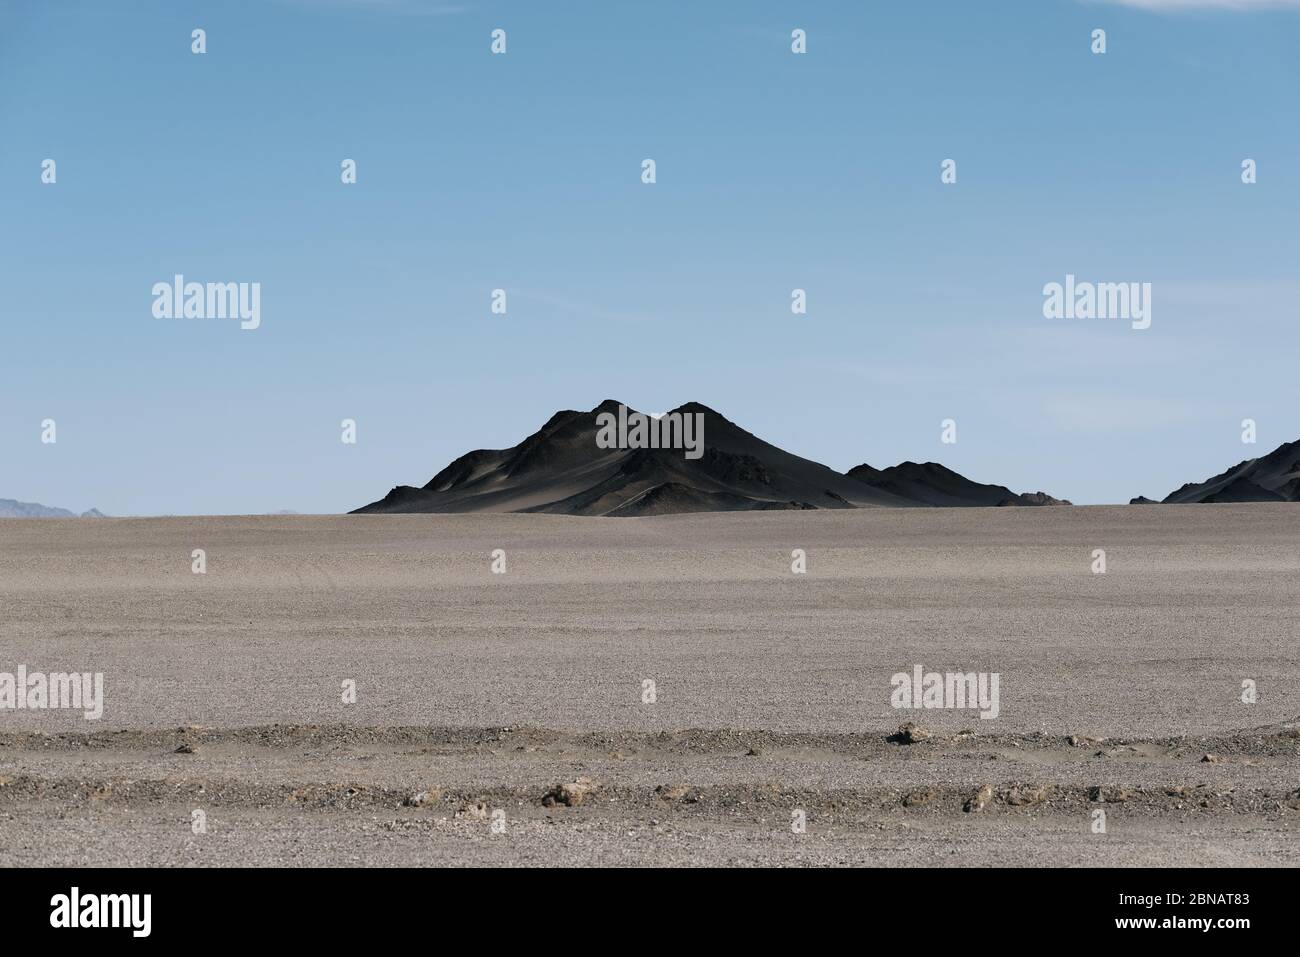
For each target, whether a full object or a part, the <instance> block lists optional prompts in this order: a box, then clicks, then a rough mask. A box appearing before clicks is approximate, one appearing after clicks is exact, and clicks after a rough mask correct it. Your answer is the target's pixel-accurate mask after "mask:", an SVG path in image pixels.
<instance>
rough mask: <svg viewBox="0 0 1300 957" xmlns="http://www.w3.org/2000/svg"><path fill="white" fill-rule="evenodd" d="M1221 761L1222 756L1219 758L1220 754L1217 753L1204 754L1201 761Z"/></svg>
mask: <svg viewBox="0 0 1300 957" xmlns="http://www.w3.org/2000/svg"><path fill="white" fill-rule="evenodd" d="M1219 761H1220V758H1219V756H1218V755H1217V754H1203V755H1201V763H1202V764H1218V763H1219Z"/></svg>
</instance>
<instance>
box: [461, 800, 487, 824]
mask: <svg viewBox="0 0 1300 957" xmlns="http://www.w3.org/2000/svg"><path fill="white" fill-rule="evenodd" d="M487 816H488V806H487V805H486V804H485V803H483V802H482V801H475V802H473V803H471V804H465V805H463V806H462V807H461V809H460V810H459V811H457V812H456V817H458V818H462V817H463V818H468V819H469V820H471V821H486V820H487Z"/></svg>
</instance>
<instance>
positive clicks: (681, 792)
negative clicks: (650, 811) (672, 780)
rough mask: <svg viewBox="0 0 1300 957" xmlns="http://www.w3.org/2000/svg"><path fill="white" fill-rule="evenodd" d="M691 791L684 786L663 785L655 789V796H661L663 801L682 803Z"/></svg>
mask: <svg viewBox="0 0 1300 957" xmlns="http://www.w3.org/2000/svg"><path fill="white" fill-rule="evenodd" d="M690 790H691V789H690V788H688V787H687V786H686V785H684V784H661V785H659V786H658V787H657V788H655V794H657V795H659V799H660V800H661V801H680V800H681V799H682V798H684V797H686V795H687V794H689V793H690Z"/></svg>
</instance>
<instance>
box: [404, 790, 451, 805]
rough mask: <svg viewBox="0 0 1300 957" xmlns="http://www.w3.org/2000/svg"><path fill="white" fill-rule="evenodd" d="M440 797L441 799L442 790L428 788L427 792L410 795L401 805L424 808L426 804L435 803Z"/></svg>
mask: <svg viewBox="0 0 1300 957" xmlns="http://www.w3.org/2000/svg"><path fill="white" fill-rule="evenodd" d="M440 797H442V788H429V790H427V791H421V792H420V793H418V794H412V795H411V796H410V797H408V798H407V799H406V800H405V801H403V802H402V803H403V804H404V805H406V806H407V807H424V806H425V805H426V804H434V803H436V802H437V801H438V799H439V798H440Z"/></svg>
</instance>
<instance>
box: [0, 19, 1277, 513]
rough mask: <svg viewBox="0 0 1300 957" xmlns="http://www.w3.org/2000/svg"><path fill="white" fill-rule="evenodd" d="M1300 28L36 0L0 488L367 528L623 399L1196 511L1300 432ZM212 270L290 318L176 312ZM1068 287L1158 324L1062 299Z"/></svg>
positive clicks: (2, 72) (13, 256)
mask: <svg viewBox="0 0 1300 957" xmlns="http://www.w3.org/2000/svg"><path fill="white" fill-rule="evenodd" d="M1149 8H1155V9H1149ZM199 27H201V28H203V29H204V30H206V32H207V53H205V54H203V55H194V54H192V53H191V52H190V44H191V39H190V35H191V30H193V29H194V28H199ZM498 27H499V28H502V29H505V30H506V31H507V37H508V52H507V54H506V55H504V56H493V55H492V54H491V53H490V51H489V43H490V36H489V35H490V33H491V31H492V30H493V29H494V28H498ZM796 27H799V28H802V29H805V30H806V31H807V34H808V53H807V54H805V55H795V54H792V53H791V51H790V31H791V30H792V29H794V28H796ZM1094 28H1103V29H1105V30H1106V32H1107V52H1106V54H1105V55H1102V56H1097V55H1094V54H1092V53H1091V52H1090V33H1091V31H1092V30H1093V29H1094ZM1298 50H1300V9H1297V5H1296V4H1280V5H1278V4H1264V3H1251V2H1242V0H1239V2H1230V0H1224V2H1222V3H1218V4H1213V3H1211V4H1200V3H1191V4H1185V3H1165V2H1161V0H1145V2H1132V3H1083V2H1075V0H1060V2H1057V0H1023V2H1001V3H978V4H977V3H971V2H967V0H949V2H934V3H923V2H914V3H884V2H870V3H864V2H860V0H857V2H842V3H841V2H825V3H817V4H797V3H793V2H783V3H777V2H753V0H751V2H745V3H740V2H734V3H721V2H719V3H678V2H660V3H656V4H652V5H646V4H630V3H627V4H623V3H617V4H616V3H610V2H608V0H601V2H595V0H593V2H554V3H536V2H520V3H486V2H476V0H463V2H457V3H450V2H437V3H435V2H420V0H391V2H384V0H278V2H273V0H264V2H227V3H182V2H174V0H169V2H157V3H153V2H139V3H130V4H104V3H100V2H86V3H79V2H42V3H37V2H9V3H4V2H0V223H3V226H2V227H0V279H2V280H3V286H4V295H3V298H2V299H0V302H2V303H3V305H2V306H0V310H3V318H2V319H0V321H2V323H3V326H2V336H0V343H3V346H2V347H0V497H6V498H18V499H22V500H32V501H40V502H44V503H46V504H50V505H58V506H62V507H67V508H74V509H78V510H80V509H85V508H89V507H91V506H96V507H98V508H100V509H102V510H103V511H105V512H108V513H111V514H116V515H128V514H168V513H175V514H185V513H248V512H266V511H275V510H278V509H282V508H283V509H294V510H297V511H302V512H337V511H344V510H347V509H350V508H355V507H357V506H359V505H362V504H365V503H366V502H369V501H372V500H374V499H376V498H379V497H380V496H382V495H383V494H384V493H385V492H386V491H387V490H388V489H389V487H391V486H392V485H395V484H412V485H420V484H423V483H424V482H426V481H427V480H428V479H429V478H430V477H432V476H433V475H434V474H435V473H436V472H437V471H439V470H440V469H441V468H442V467H443V466H444V465H445V464H447V462H449V461H450V460H451V459H453V458H454V457H456V456H458V455H460V454H461V453H463V452H465V451H468V450H469V449H472V448H479V447H505V446H509V445H512V444H514V443H515V442H517V441H519V440H520V439H522V438H523V437H524V436H525V435H527V434H529V433H531V432H533V431H535V430H536V429H537V428H538V427H539V426H540V425H541V424H542V423H543V422H544V421H545V420H546V419H547V418H549V416H550V415H551V414H552V413H553V412H554V411H556V410H558V409H561V408H579V409H587V408H591V407H593V406H595V405H596V404H597V403H599V402H600V401H601V400H603V399H605V398H616V399H620V400H623V401H626V402H628V403H629V404H631V405H633V406H635V407H638V408H641V409H644V410H653V411H662V410H664V409H666V408H670V407H672V406H675V405H678V404H681V403H683V402H686V401H689V400H695V401H700V402H703V403H705V404H706V405H709V406H711V407H712V408H714V409H717V410H718V411H719V412H722V413H723V414H724V415H726V416H728V417H729V418H731V419H733V420H734V421H736V422H737V423H739V424H740V425H741V426H743V427H745V428H747V429H749V430H750V431H752V432H755V433H756V434H758V435H760V436H762V437H763V438H765V439H767V440H769V441H772V442H774V443H776V444H777V445H780V446H782V447H784V448H786V449H788V450H790V451H792V452H796V453H798V454H801V455H804V456H807V457H809V458H812V459H816V460H818V461H822V462H825V463H826V464H828V465H831V466H833V467H836V468H839V469H848V468H849V467H851V466H854V465H857V464H859V463H860V462H869V463H871V464H872V465H875V466H877V467H881V466H884V465H888V464H893V463H895V462H898V461H902V460H904V459H913V460H920V461H927V460H938V461H942V462H944V463H945V464H947V465H949V466H951V467H953V468H956V469H957V470H959V471H961V472H963V473H965V474H967V475H969V476H970V477H972V478H974V479H977V480H979V481H987V482H997V483H1000V484H1006V485H1009V486H1011V487H1012V488H1014V489H1015V490H1016V491H1032V490H1038V489H1043V490H1046V491H1048V492H1051V493H1052V494H1055V495H1058V496H1063V497H1066V498H1070V499H1072V500H1074V501H1076V502H1079V503H1096V502H1116V501H1127V500H1128V499H1129V498H1130V497H1132V496H1134V495H1137V494H1140V493H1141V494H1146V495H1149V496H1153V497H1162V496H1164V495H1165V494H1167V493H1168V492H1169V491H1171V490H1172V489H1174V488H1175V487H1177V486H1178V485H1180V484H1181V483H1183V482H1184V481H1191V480H1199V479H1202V478H1204V477H1206V476H1208V475H1210V474H1212V473H1215V472H1218V471H1220V470H1221V469H1223V468H1224V467H1226V466H1228V465H1230V464H1233V463H1235V462H1237V461H1240V460H1241V459H1245V458H1249V457H1252V456H1253V455H1257V454H1263V453H1264V452H1267V451H1270V450H1271V449H1272V448H1274V447H1275V446H1276V445H1278V444H1279V443H1281V442H1284V441H1290V440H1293V439H1296V438H1300V413H1298V412H1297V410H1296V403H1295V396H1296V386H1295V381H1296V374H1295V357H1296V355H1297V354H1298V353H1300V331H1298V327H1297V322H1298V320H1300V231H1298V230H1297V228H1296V223H1297V221H1300V107H1298V106H1297V91H1300V55H1298V54H1297V51H1298ZM647 157H649V158H653V159H654V160H655V161H656V163H657V174H658V182H657V183H655V184H654V185H653V186H647V185H644V184H642V182H641V179H640V172H641V161H642V160H643V159H645V158H647ZM46 158H53V159H54V160H55V161H56V162H57V164H58V165H57V177H58V178H57V183H55V184H53V185H47V184H43V183H42V182H41V163H42V161H43V160H44V159H46ZM345 158H351V159H355V160H356V162H357V168H358V182H357V183H356V184H355V185H343V184H342V183H340V176H339V173H340V163H341V161H342V160H343V159H345ZM947 158H952V159H955V160H956V161H957V164H958V181H957V183H956V184H954V185H943V184H941V183H940V177H939V172H940V163H941V162H942V161H943V160H944V159H947ZM1245 158H1253V159H1255V160H1256V161H1257V163H1258V178H1259V181H1258V183H1256V184H1254V185H1250V186H1246V185H1243V184H1242V183H1241V180H1240V165H1241V162H1242V160H1243V159H1245ZM175 273H182V274H184V275H185V276H186V277H187V279H192V280H198V281H221V282H226V281H244V282H260V283H261V286H262V309H261V311H262V317H261V318H262V322H261V327H260V328H259V329H257V330H255V331H243V330H240V329H239V327H238V325H237V324H234V323H230V322H222V321H217V320H210V321H189V322H186V321H182V320H174V321H168V320H157V319H154V318H153V316H152V313H151V307H152V295H151V288H152V286H153V284H154V283H156V282H160V281H162V282H166V281H170V279H171V277H172V276H173V275H174V274H175ZM1067 273H1073V274H1076V275H1077V276H1079V277H1080V278H1081V279H1091V280H1094V281H1111V282H1127V281H1142V282H1151V283H1152V286H1153V321H1152V325H1151V328H1150V329H1147V330H1143V331H1135V330H1132V329H1130V328H1129V327H1128V324H1127V323H1124V322H1117V321H1103V320H1094V321H1087V320H1075V321H1063V320H1048V319H1046V318H1044V317H1043V314H1042V301H1043V295H1042V287H1043V285H1044V284H1045V283H1048V282H1053V281H1056V282H1060V281H1063V279H1064V277H1065V275H1066V274H1067ZM796 287H798V288H804V289H806V290H807V295H808V314H807V315H792V314H791V312H790V291H791V290H792V289H794V288H796ZM493 288H504V289H505V290H506V291H507V294H508V297H509V299H508V302H509V307H508V314H507V315H506V316H494V315H492V314H491V313H490V311H489V297H490V293H491V290H492V289H493ZM1247 417H1249V418H1253V419H1255V420H1256V421H1257V422H1258V429H1259V441H1258V445H1256V446H1245V445H1243V444H1242V443H1241V441H1240V423H1241V420H1242V419H1243V418H1247ZM46 418H52V419H54V420H55V421H56V422H57V428H58V441H57V443H56V444H54V445H48V444H42V443H41V441H40V435H41V425H40V424H41V421H42V420H43V419H46ZM345 418H352V419H355V420H356V421H357V423H358V441H357V444H356V445H354V446H353V445H345V444H343V443H342V442H341V441H340V422H341V420H343V419H345ZM945 418H954V419H956V420H957V423H958V442H957V444H956V445H942V444H940V422H941V420H943V419H945ZM706 440H707V436H706Z"/></svg>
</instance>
